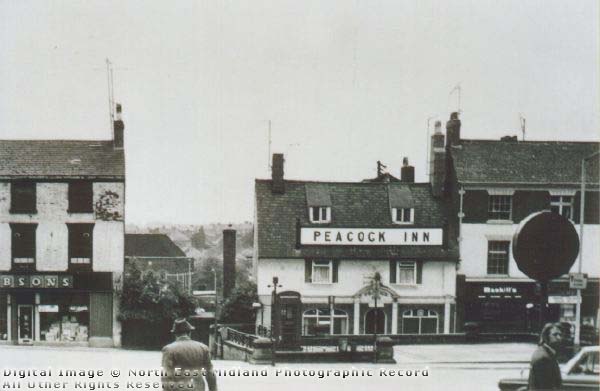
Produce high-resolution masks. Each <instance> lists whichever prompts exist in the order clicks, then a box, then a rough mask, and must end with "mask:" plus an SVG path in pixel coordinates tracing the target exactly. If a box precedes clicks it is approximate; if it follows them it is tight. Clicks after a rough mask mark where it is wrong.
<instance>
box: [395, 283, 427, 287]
mask: <svg viewBox="0 0 600 391" xmlns="http://www.w3.org/2000/svg"><path fill="white" fill-rule="evenodd" d="M392 285H394V286H397V287H398V288H418V287H419V285H420V284H417V283H413V284H399V283H394V284H392Z"/></svg>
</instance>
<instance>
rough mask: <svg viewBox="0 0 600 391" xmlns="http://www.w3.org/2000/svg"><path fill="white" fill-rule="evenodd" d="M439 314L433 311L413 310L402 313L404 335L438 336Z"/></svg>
mask: <svg viewBox="0 0 600 391" xmlns="http://www.w3.org/2000/svg"><path fill="white" fill-rule="evenodd" d="M437 330H438V314H437V312H435V311H433V310H426V309H413V310H407V311H404V312H403V313H402V333H404V334H437V332H438V331H437Z"/></svg>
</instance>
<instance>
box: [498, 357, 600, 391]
mask: <svg viewBox="0 0 600 391" xmlns="http://www.w3.org/2000/svg"><path fill="white" fill-rule="evenodd" d="M599 355H600V347H599V346H587V347H584V348H582V349H581V350H580V351H579V353H577V354H576V355H575V357H573V358H572V359H570V360H569V361H568V362H567V363H565V364H562V365H561V366H560V372H561V374H562V380H563V385H562V388H561V390H569V391H570V390H596V391H597V390H598V389H600V377H599V375H600V363H599V362H598V361H599V358H598V357H599ZM528 375H529V371H528V370H524V371H522V372H521V377H520V378H516V379H502V380H500V381H499V382H498V387H499V388H500V390H501V391H516V390H526V389H527V380H528Z"/></svg>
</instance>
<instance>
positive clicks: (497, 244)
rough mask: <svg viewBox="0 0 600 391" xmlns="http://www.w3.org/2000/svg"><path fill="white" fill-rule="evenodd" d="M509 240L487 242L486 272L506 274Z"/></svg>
mask: <svg viewBox="0 0 600 391" xmlns="http://www.w3.org/2000/svg"><path fill="white" fill-rule="evenodd" d="M509 244H510V242H504V241H495V240H490V241H489V242H488V261H487V273H488V274H502V275H506V274H508V246H509Z"/></svg>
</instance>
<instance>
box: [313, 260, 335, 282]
mask: <svg viewBox="0 0 600 391" xmlns="http://www.w3.org/2000/svg"><path fill="white" fill-rule="evenodd" d="M331 267H332V262H331V261H313V263H312V282H313V283H314V284H330V283H331Z"/></svg>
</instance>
